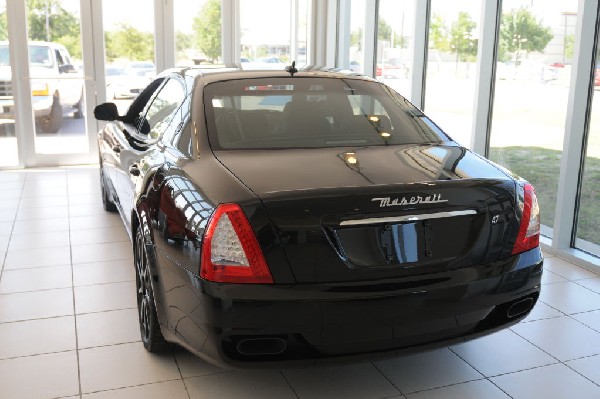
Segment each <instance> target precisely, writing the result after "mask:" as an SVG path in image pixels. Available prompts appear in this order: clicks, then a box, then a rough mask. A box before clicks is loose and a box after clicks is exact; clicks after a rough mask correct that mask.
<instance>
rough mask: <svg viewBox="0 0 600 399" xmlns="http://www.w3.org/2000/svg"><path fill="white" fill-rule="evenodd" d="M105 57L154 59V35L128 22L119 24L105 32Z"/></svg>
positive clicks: (112, 58) (140, 59) (137, 59)
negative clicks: (114, 28)
mask: <svg viewBox="0 0 600 399" xmlns="http://www.w3.org/2000/svg"><path fill="white" fill-rule="evenodd" d="M104 40H105V42H106V58H108V60H109V61H114V60H115V59H117V58H127V59H128V60H132V61H133V60H136V61H144V60H153V59H154V35H153V34H152V33H149V32H142V31H140V30H138V29H136V28H134V27H133V26H131V25H129V24H121V25H119V28H118V29H117V30H115V31H108V32H106V33H105V37H104Z"/></svg>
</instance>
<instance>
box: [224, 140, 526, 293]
mask: <svg viewBox="0 0 600 399" xmlns="http://www.w3.org/2000/svg"><path fill="white" fill-rule="evenodd" d="M216 155H217V158H218V159H219V160H220V161H221V162H222V163H223V164H224V165H225V166H226V167H227V168H228V169H229V170H230V171H231V172H232V173H233V174H234V175H236V176H237V177H238V178H239V179H240V180H241V181H242V182H243V183H244V184H246V185H247V186H248V187H249V188H250V189H251V190H252V191H254V192H255V194H256V195H257V196H258V197H259V198H260V199H261V201H262V202H263V204H264V205H265V207H266V209H267V212H268V214H269V216H270V218H271V220H272V222H273V224H274V226H275V228H276V231H277V232H278V235H279V237H280V240H281V242H282V245H283V247H284V250H285V253H286V255H287V258H288V261H289V265H290V267H291V269H292V271H293V273H294V276H295V278H296V281H297V282H302V283H305V282H306V283H308V282H342V281H358V280H372V279H380V278H392V277H401V276H411V275H417V274H422V273H433V272H435V271H436V270H441V269H442V268H443V269H447V268H455V267H463V266H469V265H472V264H475V263H482V262H488V261H491V260H496V259H500V258H502V257H504V256H507V254H510V249H511V243H510V240H511V237H512V236H513V235H515V234H516V230H515V223H513V219H514V210H513V206H514V205H513V204H514V187H515V186H514V182H513V180H512V179H510V178H509V177H508V176H507V175H506V174H505V173H504V172H502V171H501V170H500V169H498V168H496V167H495V166H493V165H492V164H491V163H489V162H488V161H486V160H484V159H482V158H480V157H478V156H476V155H474V154H472V153H470V152H469V151H467V150H465V149H464V148H462V147H458V146H454V145H446V146H442V145H418V146H393V147H392V146H390V147H368V148H364V149H348V150H344V149H340V148H329V149H312V150H310V151H305V150H271V151H268V152H267V151H256V150H254V151H223V152H217V153H216ZM352 158H353V159H352ZM516 227H517V228H518V226H516ZM513 240H514V238H513Z"/></svg>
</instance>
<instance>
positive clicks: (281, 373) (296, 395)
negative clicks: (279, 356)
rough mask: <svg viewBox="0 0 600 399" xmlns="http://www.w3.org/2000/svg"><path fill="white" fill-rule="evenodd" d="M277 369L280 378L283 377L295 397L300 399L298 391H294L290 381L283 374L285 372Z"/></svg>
mask: <svg viewBox="0 0 600 399" xmlns="http://www.w3.org/2000/svg"><path fill="white" fill-rule="evenodd" d="M277 371H278V372H279V374H280V375H281V378H283V380H284V381H285V383H286V384H288V386H289V387H290V389H291V390H292V393H293V394H294V396H295V397H296V398H297V399H300V395H298V392H296V390H295V389H294V387H293V386H292V383H291V382H290V381H289V380H288V378H287V377H286V376H285V373H284V372H283V370H282V369H277Z"/></svg>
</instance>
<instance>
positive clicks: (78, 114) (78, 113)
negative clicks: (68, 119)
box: [73, 91, 84, 119]
mask: <svg viewBox="0 0 600 399" xmlns="http://www.w3.org/2000/svg"><path fill="white" fill-rule="evenodd" d="M83 107H84V103H83V91H82V92H81V97H79V101H78V102H77V104H76V105H75V112H73V119H81V118H83Z"/></svg>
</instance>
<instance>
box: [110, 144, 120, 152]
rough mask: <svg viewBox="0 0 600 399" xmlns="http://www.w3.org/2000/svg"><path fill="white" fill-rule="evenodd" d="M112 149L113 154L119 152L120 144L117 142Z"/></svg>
mask: <svg viewBox="0 0 600 399" xmlns="http://www.w3.org/2000/svg"><path fill="white" fill-rule="evenodd" d="M112 150H113V151H114V152H115V154H120V153H121V146H120V145H118V144H115V145H113V148H112Z"/></svg>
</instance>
